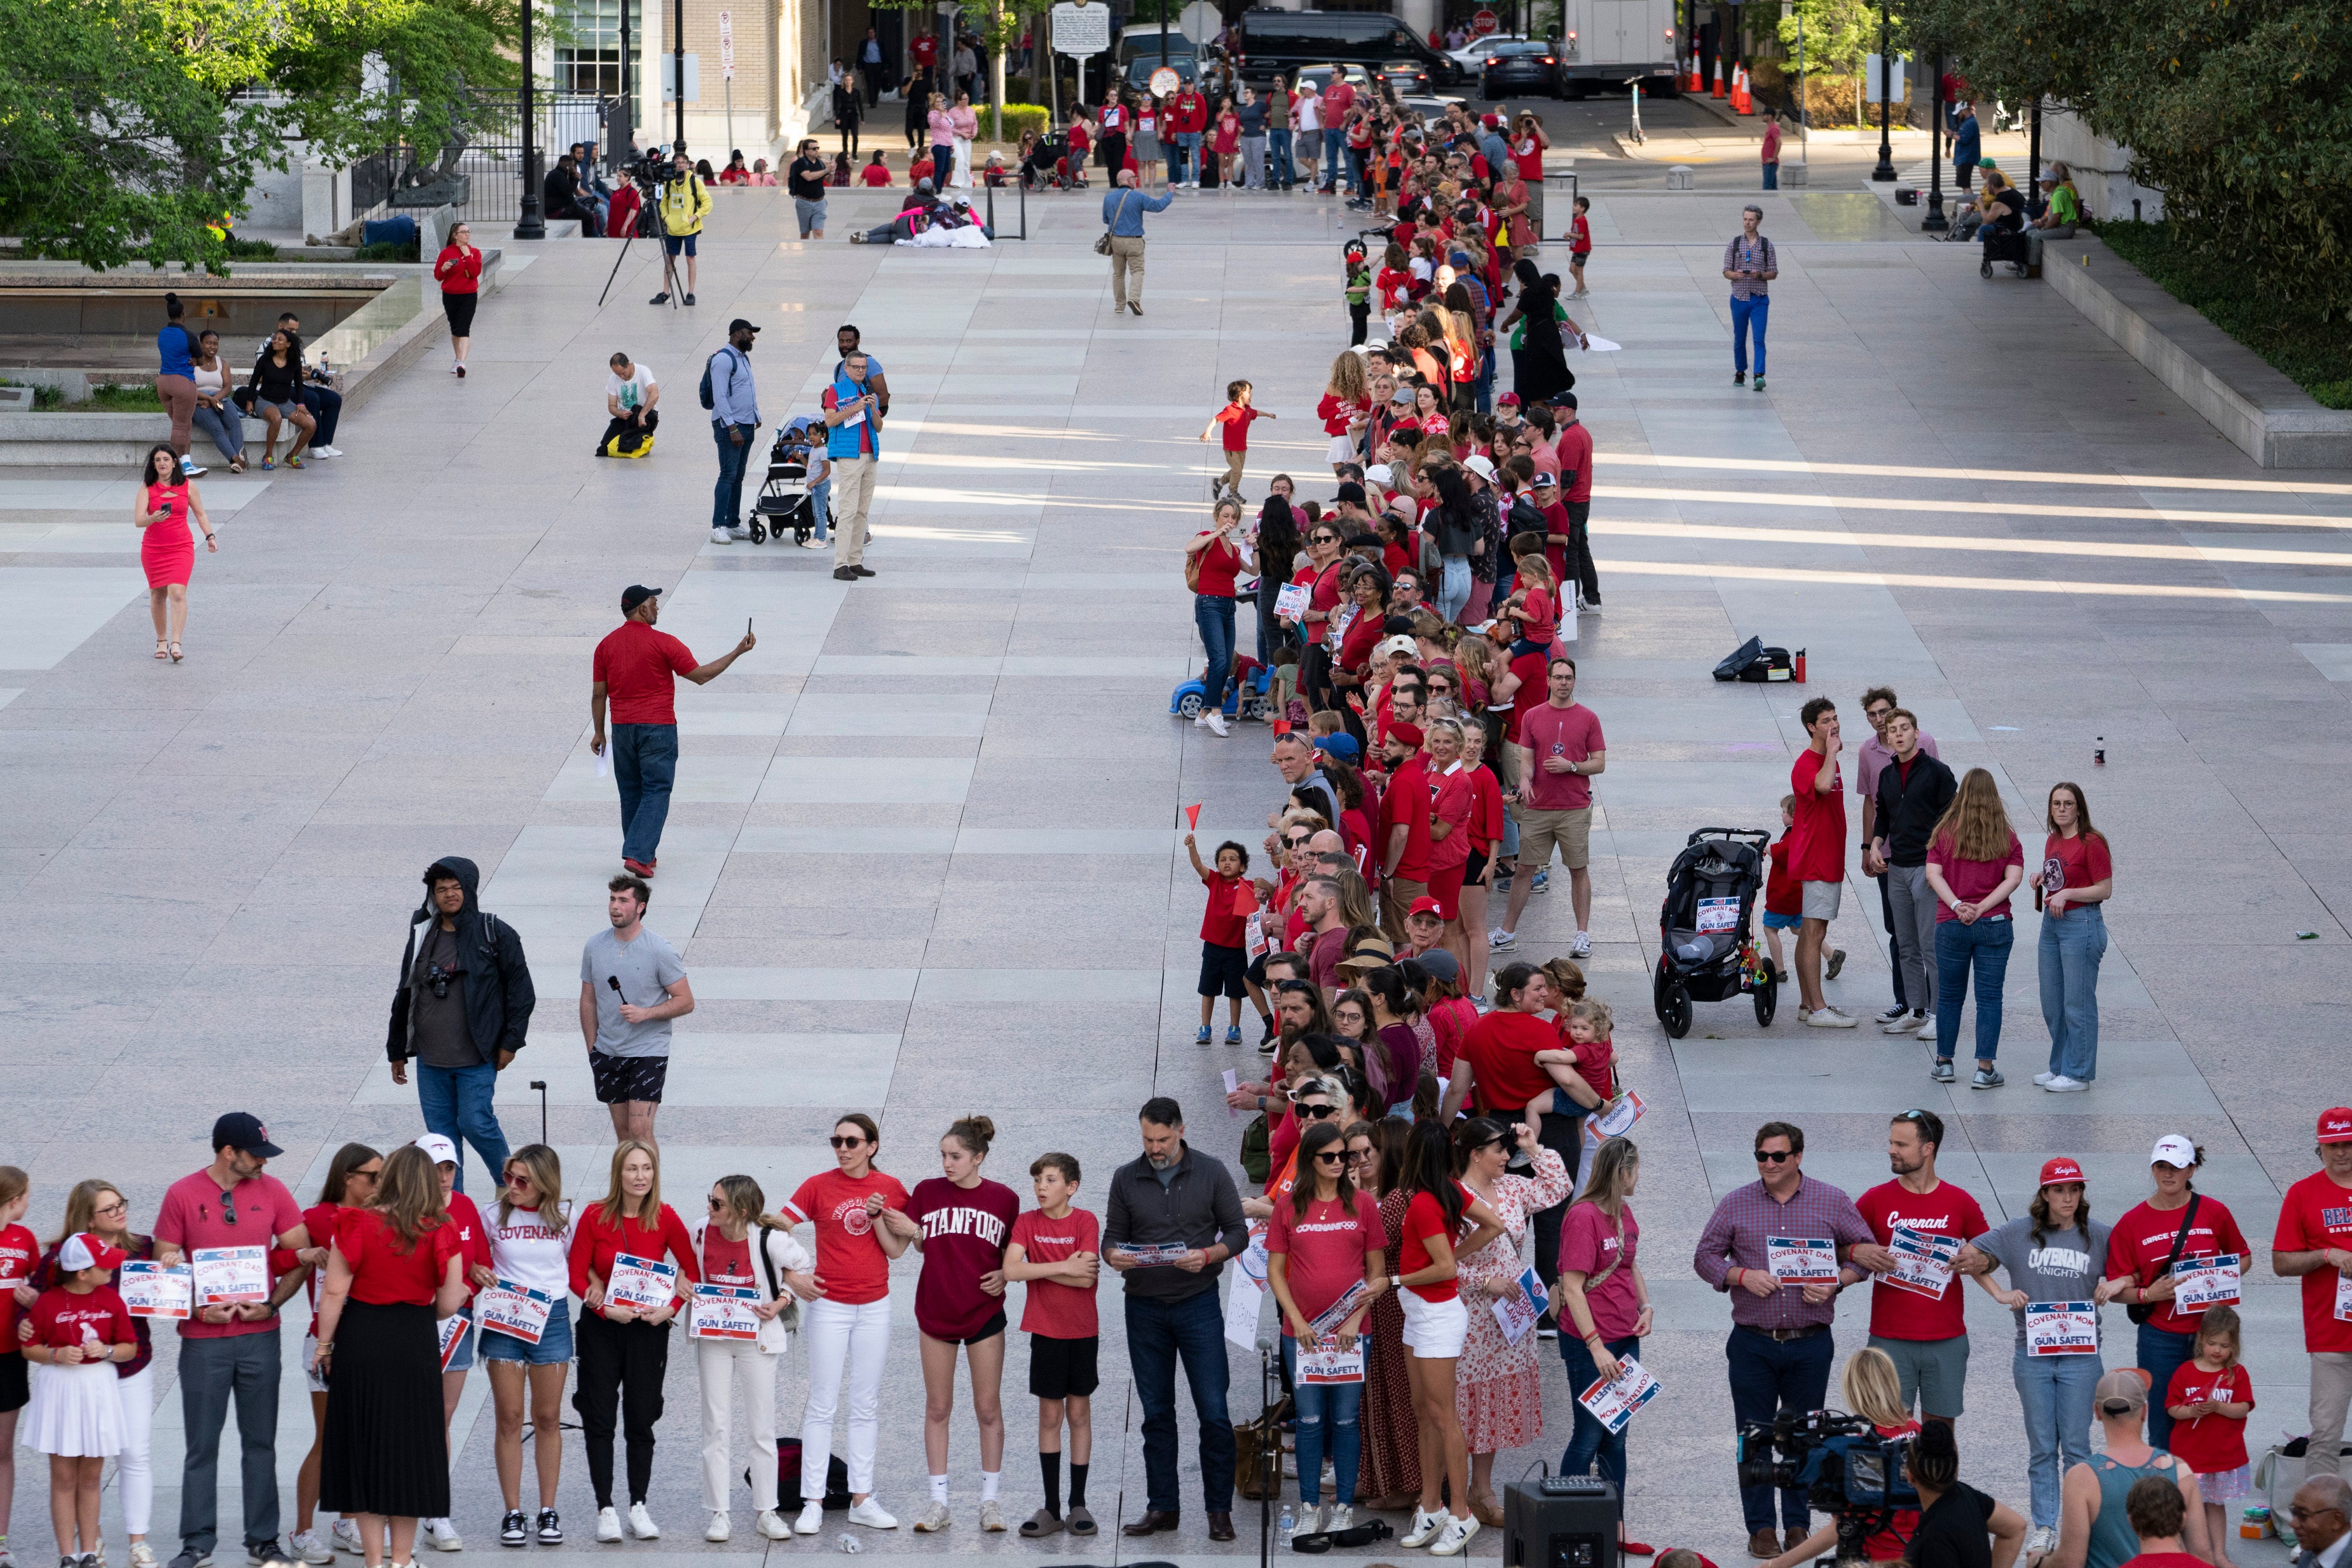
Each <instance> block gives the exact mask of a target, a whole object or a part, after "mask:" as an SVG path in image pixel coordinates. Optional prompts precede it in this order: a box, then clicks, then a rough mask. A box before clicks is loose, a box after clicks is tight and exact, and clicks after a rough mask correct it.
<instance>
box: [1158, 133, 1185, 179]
mask: <svg viewBox="0 0 2352 1568" xmlns="http://www.w3.org/2000/svg"><path fill="white" fill-rule="evenodd" d="M1160 152H1161V154H1162V155H1163V156H1165V157H1166V158H1167V160H1168V183H1170V184H1171V185H1173V184H1178V183H1181V182H1182V180H1183V178H1184V148H1183V145H1182V143H1181V142H1180V141H1178V140H1177V139H1176V137H1175V135H1174V134H1172V133H1171V135H1170V136H1169V137H1168V138H1167V140H1165V141H1161V142H1160Z"/></svg>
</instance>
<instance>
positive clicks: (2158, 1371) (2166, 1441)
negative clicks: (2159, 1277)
mask: <svg viewBox="0 0 2352 1568" xmlns="http://www.w3.org/2000/svg"><path fill="white" fill-rule="evenodd" d="M2172 1225H2173V1227H2174V1228H2175V1229H2178V1228H2179V1225H2180V1222H2179V1220H2177V1219H2176V1220H2173V1221H2172ZM2165 1250H2166V1251H2170V1250H2171V1247H2170V1245H2169V1244H2167V1246H2166V1248H2165ZM2138 1350H2139V1364H2140V1368H2141V1370H2142V1371H2144V1372H2146V1373H2147V1375H2148V1377H2149V1379H2150V1380H2151V1381H2150V1382H2149V1384H2148V1386H2149V1387H2151V1388H2155V1387H2164V1388H2169V1387H2171V1386H2172V1375H2173V1374H2174V1373H2176V1372H2178V1371H2179V1370H2180V1369H2181V1368H2182V1367H2184V1366H2186V1365H2188V1364H2189V1362H2190V1360H2191V1359H2193V1358H2194V1357H2195V1356H2196V1354H2197V1336H2196V1335H2195V1334H2193V1333H2173V1332H2172V1331H2171V1330H2170V1329H2160V1328H2158V1327H2157V1326H2156V1325H2155V1324H2154V1323H2142V1324H2140V1325H2139V1345H2138ZM2147 1440H2148V1442H2149V1443H2150V1444H2151V1445H2152V1446H2154V1447H2156V1448H2165V1449H2169V1448H2171V1447H2172V1417H2171V1416H2168V1415H2167V1414H2166V1413H2165V1409H2164V1401H2163V1400H2161V1399H2150V1400H2149V1401H2148V1402H2147Z"/></svg>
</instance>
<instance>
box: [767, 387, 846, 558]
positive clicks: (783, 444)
mask: <svg viewBox="0 0 2352 1568" xmlns="http://www.w3.org/2000/svg"><path fill="white" fill-rule="evenodd" d="M816 423H817V422H816V421H815V420H814V419H811V418H809V417H808V416H807V415H805V414H803V415H802V416H801V417H800V418H798V419H794V420H792V421H790V422H789V423H785V424H783V425H782V426H781V427H779V428H778V430H777V431H776V440H775V444H773V445H772V446H771V447H769V449H768V478H767V482H766V483H765V484H763V485H761V486H760V498H759V499H758V500H756V501H754V502H752V503H751V542H752V543H753V544H755V545H756V544H764V543H765V542H767V540H768V539H769V538H776V539H778V540H781V539H782V538H783V537H784V530H785V529H786V528H790V529H791V530H792V534H793V543H794V544H803V543H805V542H807V539H808V537H809V535H811V534H813V533H814V532H815V531H816V524H817V516H816V508H817V498H816V497H815V496H814V495H813V494H811V493H810V490H809V487H808V470H809V447H810V446H811V445H812V444H814V443H815V442H819V441H822V440H824V433H823V431H822V429H821V428H819V429H814V431H813V427H814V426H816ZM825 520H826V523H827V525H828V526H830V524H831V522H832V519H831V518H829V517H828V518H827V519H825Z"/></svg>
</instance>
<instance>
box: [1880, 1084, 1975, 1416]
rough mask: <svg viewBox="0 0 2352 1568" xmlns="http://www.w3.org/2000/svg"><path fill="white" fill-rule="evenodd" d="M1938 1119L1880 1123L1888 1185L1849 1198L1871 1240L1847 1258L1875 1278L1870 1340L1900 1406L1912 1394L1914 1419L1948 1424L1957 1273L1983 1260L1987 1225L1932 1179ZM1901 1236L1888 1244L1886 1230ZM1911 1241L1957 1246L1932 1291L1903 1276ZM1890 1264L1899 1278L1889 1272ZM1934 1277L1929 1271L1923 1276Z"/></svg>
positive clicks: (1922, 1114) (1916, 1115)
mask: <svg viewBox="0 0 2352 1568" xmlns="http://www.w3.org/2000/svg"><path fill="white" fill-rule="evenodd" d="M1943 1143H1944V1120H1943V1118H1942V1117H1940V1116H1938V1115H1937V1114H1936V1113H1934V1112H1933V1111H1906V1112H1905V1113H1903V1114H1901V1115H1899V1116H1897V1117H1895V1119H1894V1121H1893V1122H1892V1123H1890V1124H1888V1127H1887V1131H1886V1163H1887V1165H1888V1166H1889V1167H1890V1168H1892V1169H1893V1171H1894V1172H1895V1179H1894V1180H1893V1181H1889V1182H1884V1183H1881V1184H1880V1185H1879V1186H1874V1187H1872V1188H1871V1189H1870V1190H1869V1191H1868V1192H1865V1193H1864V1194H1863V1195H1862V1196H1861V1197H1857V1198H1856V1199H1854V1203H1853V1206H1854V1207H1855V1209H1856V1210H1857V1211H1859V1212H1860V1214H1861V1215H1862V1218H1864V1220H1865V1221H1866V1222H1868V1224H1869V1226H1870V1228H1871V1232H1872V1234H1873V1235H1874V1236H1875V1237H1876V1238H1877V1240H1876V1241H1875V1242H1874V1244H1872V1245H1870V1246H1858V1247H1855V1248H1854V1249H1853V1252H1852V1254H1851V1261H1853V1263H1854V1264H1855V1265H1856V1266H1858V1267H1860V1268H1864V1269H1867V1270H1870V1271H1871V1272H1872V1273H1873V1274H1874V1275H1876V1276H1877V1278H1875V1279H1874V1280H1873V1281H1871V1286H1870V1344H1871V1348H1872V1349H1874V1350H1881V1351H1885V1353H1886V1354H1887V1355H1888V1356H1889V1357H1890V1358H1891V1359H1892V1360H1893V1361H1894V1363H1895V1371H1896V1372H1897V1373H1898V1374H1900V1375H1901V1376H1902V1380H1903V1408H1904V1409H1905V1410H1906V1411H1908V1410H1909V1409H1910V1408H1911V1406H1912V1402H1913V1398H1914V1396H1916V1398H1917V1402H1918V1407H1919V1416H1920V1419H1921V1420H1923V1421H1940V1422H1942V1423H1944V1424H1945V1425H1946V1426H1949V1425H1951V1424H1952V1423H1953V1422H1955V1421H1957V1420H1958V1419H1959V1417H1960V1406H1961V1393H1962V1390H1963V1389H1964V1387H1965V1386H1966V1385H1967V1383H1968V1373H1969V1329H1968V1322H1967V1321H1966V1318H1965V1316H1964V1312H1965V1306H1966V1303H1965V1302H1964V1301H1963V1300H1962V1292H1961V1286H1960V1277H1961V1276H1962V1275H1964V1274H1981V1273H1983V1272H1985V1271H1986V1270H1989V1269H1990V1268H1991V1267H1992V1260H1991V1259H1990V1257H1988V1256H1986V1255H1985V1254H1984V1253H1983V1252H1981V1251H1979V1250H1978V1249H1977V1248H1976V1247H1975V1246H1974V1245H1973V1243H1974V1242H1975V1240H1976V1239H1977V1238H1978V1237H1979V1236H1982V1235H1984V1234H1986V1233H1987V1232H1988V1231H1990V1230H1991V1229H1992V1227H1991V1226H1990V1224H1988V1223H1987V1222H1986V1220H1985V1217H1984V1210H1983V1209H1982V1208H1979V1207H1978V1206H1977V1200H1976V1199H1975V1198H1973V1197H1969V1195H1968V1194H1967V1193H1965V1192H1963V1191H1961V1190H1960V1189H1959V1188H1958V1186H1954V1185H1953V1184H1952V1183H1950V1182H1948V1181H1944V1180H1942V1179H1940V1178H1938V1177H1937V1175H1936V1155H1937V1153H1938V1152H1939V1151H1940V1150H1941V1149H1942V1147H1943ZM1897 1230H1902V1231H1905V1232H1906V1233H1907V1234H1906V1237H1905V1238H1904V1239H1903V1241H1902V1242H1898V1241H1897V1239H1896V1237H1895V1232H1896V1231H1897ZM1914 1237H1916V1238H1922V1239H1937V1238H1948V1239H1953V1240H1957V1241H1958V1243H1959V1249H1958V1253H1957V1254H1956V1255H1955V1256H1954V1258H1953V1259H1952V1260H1951V1261H1950V1265H1949V1269H1948V1272H1946V1273H1945V1277H1944V1278H1943V1279H1942V1281H1941V1282H1940V1283H1939V1284H1937V1285H1936V1286H1935V1287H1934V1288H1932V1289H1931V1288H1930V1286H1929V1285H1928V1284H1927V1282H1926V1281H1922V1280H1919V1279H1916V1278H1913V1277H1911V1276H1912V1274H1913V1273H1914V1269H1913V1267H1912V1262H1913V1260H1914V1259H1915V1257H1916V1254H1915V1253H1913V1252H1911V1251H1910V1250H1909V1249H1908V1247H1907V1245H1906V1243H1908V1242H1909V1241H1910V1239H1912V1238H1914ZM1898 1267H1900V1268H1902V1269H1903V1270H1904V1272H1903V1274H1902V1275H1900V1276H1898V1275H1897V1273H1896V1272H1895V1270H1897V1269H1898ZM1929 1271H1931V1272H1932V1271H1934V1270H1929Z"/></svg>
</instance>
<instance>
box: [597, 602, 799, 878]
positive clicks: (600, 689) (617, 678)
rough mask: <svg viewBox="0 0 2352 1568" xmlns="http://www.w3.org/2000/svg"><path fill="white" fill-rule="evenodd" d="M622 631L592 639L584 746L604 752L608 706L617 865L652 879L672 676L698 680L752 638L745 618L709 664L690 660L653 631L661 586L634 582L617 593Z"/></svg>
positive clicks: (665, 794)
mask: <svg viewBox="0 0 2352 1568" xmlns="http://www.w3.org/2000/svg"><path fill="white" fill-rule="evenodd" d="M621 613H622V615H623V616H625V618H626V619H625V620H624V621H623V622H621V625H620V629H619V630H617V631H615V632H613V633H612V634H611V635H610V636H608V637H606V638H605V639H604V641H603V642H601V643H597V644H596V659H595V664H594V665H593V670H594V682H595V684H594V685H593V686H592V687H591V688H590V690H589V695H588V716H589V722H590V723H591V724H592V725H593V733H592V734H591V735H590V737H589V739H588V749H589V750H591V751H593V752H594V753H595V754H596V755H597V756H599V757H602V756H604V709H605V707H606V706H607V705H608V704H609V706H611V708H612V710H613V779H614V782H615V783H616V784H618V785H619V786H620V789H621V864H622V865H624V866H625V867H626V868H627V869H628V872H629V874H630V875H632V876H643V877H650V876H652V875H653V874H654V867H656V866H657V865H659V864H660V863H661V862H659V861H658V860H656V858H655V856H656V854H657V853H658V852H660V850H661V835H662V826H663V824H664V823H666V822H667V821H669V792H670V786H671V785H672V784H673V783H675V782H676V781H677V695H676V693H677V686H676V685H674V684H673V683H672V680H671V677H672V676H673V675H684V676H685V677H686V678H687V679H688V680H689V681H692V682H693V683H694V684H695V685H698V686H699V685H707V684H708V683H709V682H710V681H712V680H715V679H717V678H718V677H719V675H720V674H724V673H725V672H726V669H727V666H728V665H730V664H733V663H734V662H735V661H736V660H738V659H740V658H741V657H742V656H743V655H744V654H746V653H750V652H751V649H752V648H753V646H754V645H755V643H756V641H757V640H756V639H755V638H753V637H752V635H751V622H749V621H746V622H744V623H743V640H742V641H741V642H740V643H736V644H735V646H734V647H733V649H731V650H730V652H728V653H724V654H722V655H721V656H719V658H716V659H713V660H712V661H711V662H710V663H709V664H696V663H695V662H694V654H693V653H691V652H689V651H688V648H687V645H686V644H685V643H681V642H679V641H678V640H677V638H675V637H673V636H671V635H670V634H669V633H668V632H656V631H655V630H654V622H656V621H658V620H660V619H661V590H660V589H658V588H647V587H646V586H645V585H644V584H642V583H635V584H632V585H631V586H629V587H628V588H625V589H624V590H622V591H621Z"/></svg>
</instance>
